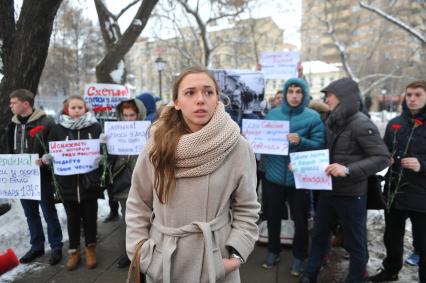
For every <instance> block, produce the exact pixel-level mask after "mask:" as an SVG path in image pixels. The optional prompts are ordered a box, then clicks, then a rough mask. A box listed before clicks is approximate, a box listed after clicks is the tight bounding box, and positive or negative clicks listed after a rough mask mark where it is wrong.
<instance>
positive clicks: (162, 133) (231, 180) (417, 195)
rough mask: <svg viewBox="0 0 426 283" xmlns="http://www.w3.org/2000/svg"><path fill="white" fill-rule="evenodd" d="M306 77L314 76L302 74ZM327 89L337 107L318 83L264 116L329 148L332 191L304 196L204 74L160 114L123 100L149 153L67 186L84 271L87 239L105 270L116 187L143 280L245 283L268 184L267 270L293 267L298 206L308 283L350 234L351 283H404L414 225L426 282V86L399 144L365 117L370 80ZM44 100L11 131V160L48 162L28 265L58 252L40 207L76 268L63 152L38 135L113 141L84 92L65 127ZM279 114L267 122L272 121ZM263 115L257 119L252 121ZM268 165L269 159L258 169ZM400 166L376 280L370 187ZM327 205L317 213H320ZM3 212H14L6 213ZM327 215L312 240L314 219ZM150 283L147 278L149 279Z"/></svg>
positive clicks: (284, 95) (308, 144)
mask: <svg viewBox="0 0 426 283" xmlns="http://www.w3.org/2000/svg"><path fill="white" fill-rule="evenodd" d="M299 73H300V70H299ZM322 92H323V93H324V102H325V104H324V103H323V102H318V101H313V100H311V99H310V96H309V87H308V83H307V82H306V80H305V79H304V78H303V73H302V75H300V74H299V77H298V78H292V79H289V80H287V81H286V83H285V85H284V88H283V90H282V91H279V92H277V94H276V95H275V97H274V99H273V100H271V102H272V104H273V105H272V107H271V109H268V110H269V111H268V112H267V111H265V113H262V114H264V115H265V117H263V115H260V116H257V117H258V118H259V119H260V118H264V119H267V120H277V121H289V123H290V128H289V134H288V135H287V137H286V138H287V140H288V143H289V153H291V152H303V151H310V150H318V149H328V150H329V158H330V162H329V163H330V164H329V165H328V166H327V167H326V168H325V173H326V174H327V175H329V176H331V178H332V190H331V191H319V192H318V191H315V192H313V191H311V190H308V189H296V188H295V182H294V177H293V172H292V169H293V168H292V164H291V162H290V158H289V156H288V155H286V156H283V155H271V154H269V155H267V154H262V155H261V156H260V157H259V156H255V154H254V153H253V151H252V149H251V147H250V145H249V143H248V142H247V141H246V140H245V138H244V137H243V136H242V135H241V129H240V126H239V124H240V123H241V121H233V120H232V118H231V116H230V115H229V114H228V113H227V112H226V110H227V109H226V105H224V104H223V103H222V102H221V94H220V89H219V86H218V84H217V82H216V80H215V78H214V76H213V75H212V74H211V73H210V72H209V71H208V70H206V69H204V68H201V67H196V66H194V67H190V68H188V69H185V70H183V71H182V72H181V74H180V75H179V76H178V77H177V78H176V80H175V83H174V85H173V92H172V101H171V103H169V104H168V105H167V106H164V107H162V109H161V111H159V112H158V111H156V107H155V100H154V98H153V97H152V95H151V94H142V95H140V96H139V97H136V98H134V99H129V100H125V101H122V102H121V103H120V104H119V105H118V106H117V108H116V116H117V117H116V118H117V120H118V121H136V120H149V121H151V122H153V123H152V125H151V127H150V128H149V135H148V140H147V144H146V146H145V148H144V150H143V151H142V152H141V153H140V154H139V156H137V155H128V156H127V155H126V156H114V155H110V156H109V157H108V162H105V161H104V160H103V159H102V158H99V159H98V160H97V162H98V163H99V168H98V169H96V170H94V171H91V172H89V173H86V174H75V175H69V176H59V175H55V176H56V177H57V181H58V183H59V186H60V191H61V202H62V203H63V206H64V208H65V212H66V216H67V230H68V235H69V245H68V252H67V262H66V264H65V267H66V268H67V269H68V270H74V269H76V268H78V266H79V264H80V261H81V252H82V251H81V247H80V245H81V244H80V234H81V232H82V231H83V234H84V239H85V244H84V257H85V263H86V266H87V268H89V269H92V268H95V267H96V266H97V262H98V259H97V257H96V236H97V224H96V223H97V210H98V205H97V200H98V199H99V198H103V197H104V192H103V190H104V189H105V188H107V191H108V198H109V201H110V207H111V211H110V215H109V216H108V217H107V219H106V220H107V221H112V220H114V219H116V218H118V207H119V206H121V214H122V216H123V218H122V221H123V225H122V227H123V230H122V234H123V238H125V243H122V247H123V250H122V255H121V257H120V259H119V261H118V266H119V267H127V266H129V265H130V263H131V261H134V262H135V264H133V265H132V266H134V267H135V269H136V270H135V272H136V274H137V276H138V280H146V281H147V282H219V281H220V282H240V274H239V267H240V265H241V264H244V263H245V262H246V260H247V258H248V256H249V255H250V253H251V252H252V250H253V248H254V245H255V242H256V240H257V237H258V226H257V224H258V219H259V212H260V208H261V206H260V204H259V203H258V197H257V194H256V192H257V191H256V189H257V184H258V182H257V181H256V176H258V177H259V178H260V179H261V180H262V190H263V195H262V202H263V203H262V211H263V218H264V219H266V221H267V228H268V253H267V255H266V256H265V260H264V262H263V263H262V267H264V268H267V269H270V268H272V267H273V266H274V265H276V264H277V263H278V262H279V261H280V252H281V245H280V229H281V218H282V216H283V214H284V207H285V206H284V205H285V204H284V203H285V202H288V203H289V205H290V208H291V209H290V212H291V215H292V219H293V220H294V225H295V234H294V241H293V246H292V251H293V258H294V259H293V263H292V265H291V269H290V273H291V274H292V275H294V276H297V277H299V278H300V282H303V283H312V282H317V277H318V274H319V273H320V270H321V267H322V263H323V260H324V258H325V257H326V255H327V253H328V251H329V249H330V245H331V244H330V239H331V237H332V236H331V235H332V232H333V231H334V229H335V227H336V225H339V227H340V229H341V231H342V234H343V247H344V248H345V249H346V250H347V252H348V255H349V270H348V274H347V276H346V279H345V282H347V283H352V282H364V281H371V282H387V281H396V280H398V272H399V271H400V270H401V268H402V265H403V237H404V232H405V222H406V219H407V218H410V220H411V222H412V229H413V238H414V248H415V253H416V255H418V263H417V264H418V269H419V280H420V282H422V283H425V282H426V206H425V201H426V185H425V182H424V179H425V177H426V148H425V142H426V130H425V126H424V122H425V120H426V82H425V81H414V82H411V83H409V84H408V85H407V87H406V89H405V97H404V101H403V104H402V113H401V114H400V115H399V116H397V117H396V118H394V119H393V120H391V121H390V122H389V123H388V125H387V127H386V132H385V136H384V138H383V139H382V138H381V137H380V134H379V131H378V129H377V127H376V126H375V125H374V124H373V123H372V121H371V120H370V119H369V117H368V116H367V115H366V114H365V113H363V111H362V109H363V107H362V105H363V103H362V96H361V93H360V90H359V87H358V84H357V83H356V82H355V81H353V80H352V79H350V78H342V79H338V80H336V81H333V82H331V83H330V84H329V85H328V86H326V87H325V88H324V89H323V90H322ZM33 105H34V94H33V93H31V92H30V91H28V90H25V89H18V90H15V91H13V92H12V93H11V94H10V108H11V111H12V112H13V114H14V116H13V118H12V120H11V123H10V126H9V128H8V138H9V149H10V150H9V153H11V154H23V153H36V154H38V155H39V157H40V159H39V160H37V164H38V165H39V166H40V168H41V171H40V172H41V184H42V185H41V200H40V201H36V200H24V199H22V200H21V204H22V208H23V210H24V213H25V216H26V219H27V223H28V228H29V231H30V244H31V248H30V250H29V251H28V252H27V253H26V254H25V255H24V256H23V257H21V259H20V261H21V263H28V262H32V261H33V260H35V259H36V258H38V257H40V256H42V255H43V254H44V249H45V238H44V232H43V227H42V225H41V217H40V215H39V207H41V210H42V212H43V216H44V219H45V220H46V223H47V235H48V241H49V244H50V246H51V255H50V259H49V263H50V264H51V265H55V264H57V263H58V262H60V261H61V259H62V246H63V243H62V231H61V227H60V224H59V221H58V216H57V212H56V207H55V202H56V201H57V199H56V198H55V197H54V186H53V185H52V177H51V176H52V175H51V172H49V170H48V168H49V166H48V165H49V164H50V163H51V162H52V160H53V156H52V155H51V154H49V153H47V152H45V151H44V150H43V147H42V146H41V145H40V144H39V143H38V142H36V141H35V140H34V139H31V138H29V132H30V131H31V130H32V129H34V128H35V127H37V126H43V127H44V131H43V133H42V135H43V141H45V142H46V145H45V146H47V142H48V141H65V140H81V139H99V140H100V143H101V144H106V143H108V138H107V136H106V135H105V134H104V133H102V127H101V124H100V122H102V121H98V119H97V118H96V117H95V115H94V114H93V112H92V111H90V106H88V105H87V104H86V102H85V101H84V99H83V98H82V97H80V96H70V97H69V98H68V99H67V100H66V101H65V102H64V107H63V109H62V111H61V113H60V116H59V119H58V122H57V123H56V124H55V123H54V121H53V119H51V118H49V117H48V116H46V114H45V113H44V112H43V111H41V110H38V109H35V108H34V107H33ZM266 112H267V113H266ZM249 118H252V117H249ZM256 157H257V159H260V161H259V160H258V162H256ZM104 166H109V167H110V169H111V172H112V178H111V179H112V182H111V183H110V184H108V186H106V187H101V186H100V185H99V182H97V180H99V179H100V175H101V171H102V167H104ZM387 167H389V169H388V173H387V175H386V182H385V186H384V188H385V190H384V196H385V200H386V209H385V210H384V215H385V223H383V224H384V227H385V230H384V244H385V248H386V258H385V259H384V260H383V269H382V270H381V271H380V272H379V273H378V274H375V275H372V276H368V274H367V273H366V266H367V262H368V257H369V255H368V244H367V243H368V242H367V230H366V218H367V191H368V182H367V179H368V177H369V176H370V175H373V174H375V173H377V172H379V171H382V170H383V169H386V168H387ZM259 170H260V172H259ZM313 207H314V209H313ZM0 208H1V210H0V211H1V212H2V213H6V212H7V210H8V209H10V205H9V204H8V203H7V202H4V201H3V202H2V203H1V204H0ZM312 210H314V211H315V212H314V225H313V230H312V233H309V231H308V219H309V217H310V215H311V211H312ZM140 274H142V277H140Z"/></svg>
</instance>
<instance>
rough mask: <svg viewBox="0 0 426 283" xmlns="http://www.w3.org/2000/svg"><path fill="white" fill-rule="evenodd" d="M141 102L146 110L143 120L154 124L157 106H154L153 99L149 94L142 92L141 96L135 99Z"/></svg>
mask: <svg viewBox="0 0 426 283" xmlns="http://www.w3.org/2000/svg"><path fill="white" fill-rule="evenodd" d="M136 98H137V99H139V100H140V101H142V102H143V105H144V106H145V108H146V117H145V120H147V121H151V123H152V122H154V120H155V119H156V118H157V114H156V111H157V106H156V104H155V98H154V96H153V95H152V94H151V93H150V92H143V93H142V94H140V95H138V96H137V97H136Z"/></svg>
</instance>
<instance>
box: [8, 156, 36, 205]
mask: <svg viewBox="0 0 426 283" xmlns="http://www.w3.org/2000/svg"><path fill="white" fill-rule="evenodd" d="M38 158H39V157H38V154H0V184H1V185H0V198H16V199H32V200H40V199H41V187H40V167H39V166H38V165H37V164H36V163H35V161H36V160H37V159H38Z"/></svg>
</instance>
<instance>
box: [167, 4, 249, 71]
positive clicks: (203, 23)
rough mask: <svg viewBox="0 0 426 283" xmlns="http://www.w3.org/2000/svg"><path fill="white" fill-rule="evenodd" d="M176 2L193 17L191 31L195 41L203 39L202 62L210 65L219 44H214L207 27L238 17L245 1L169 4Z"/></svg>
mask: <svg viewBox="0 0 426 283" xmlns="http://www.w3.org/2000/svg"><path fill="white" fill-rule="evenodd" d="M174 2H177V3H179V4H180V5H181V7H182V8H183V9H184V11H185V12H186V13H187V14H188V15H190V16H191V17H192V19H193V21H194V25H192V27H193V29H191V31H190V32H191V33H192V35H193V36H194V37H195V39H196V40H194V41H193V42H197V41H198V39H199V41H201V47H202V62H200V63H201V64H203V65H204V66H209V65H210V64H211V56H212V52H213V50H214V49H215V48H216V47H217V46H214V45H213V44H212V42H211V40H210V38H209V34H208V31H207V28H208V27H209V26H211V25H214V24H216V23H217V22H218V21H220V20H224V19H234V18H236V17H237V16H238V15H240V14H241V13H242V12H243V11H244V7H245V1H236V0H227V1H226V0H222V1H212V0H197V1H191V2H190V1H188V0H177V1H169V5H170V6H174ZM205 15H206V16H205Z"/></svg>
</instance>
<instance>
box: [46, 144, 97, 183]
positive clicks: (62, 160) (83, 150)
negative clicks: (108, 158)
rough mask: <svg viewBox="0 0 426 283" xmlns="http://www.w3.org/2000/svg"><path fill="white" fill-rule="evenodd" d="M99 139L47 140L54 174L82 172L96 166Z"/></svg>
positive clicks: (64, 174)
mask: <svg viewBox="0 0 426 283" xmlns="http://www.w3.org/2000/svg"><path fill="white" fill-rule="evenodd" d="M99 149H100V145H99V140H98V139H96V140H69V141H52V142H49V152H50V154H52V155H53V170H54V171H55V174H56V175H61V176H67V175H74V174H84V173H87V172H90V171H93V170H95V169H96V168H98V164H97V162H96V159H97V158H99V157H100V154H99Z"/></svg>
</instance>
